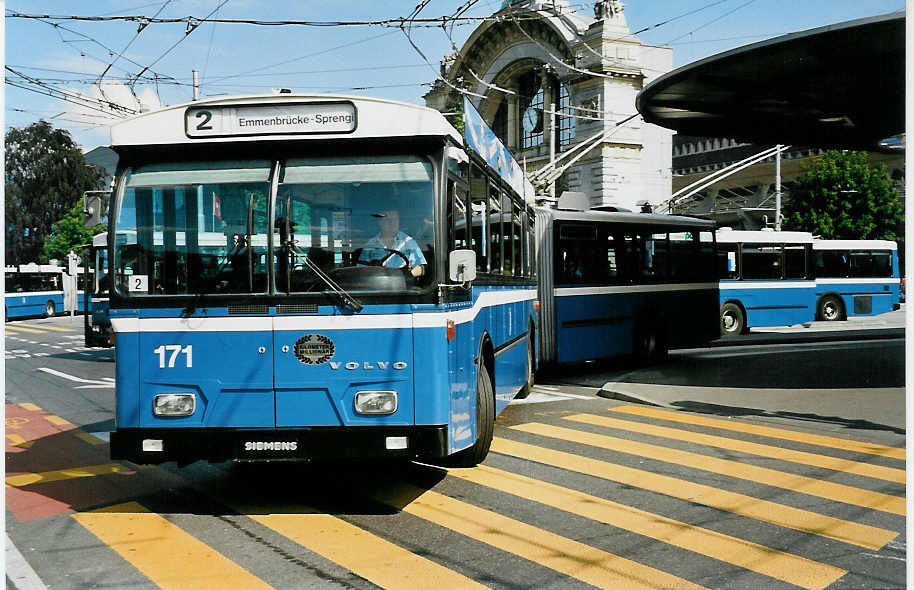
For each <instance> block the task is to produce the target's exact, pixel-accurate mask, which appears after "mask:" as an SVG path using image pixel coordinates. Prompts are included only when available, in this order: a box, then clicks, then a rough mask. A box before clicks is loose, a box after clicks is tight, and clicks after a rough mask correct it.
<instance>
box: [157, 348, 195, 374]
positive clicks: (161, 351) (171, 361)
mask: <svg viewBox="0 0 914 590" xmlns="http://www.w3.org/2000/svg"><path fill="white" fill-rule="evenodd" d="M166 352H170V353H171V356H170V357H168V368H169V369H173V368H174V367H175V360H176V359H177V358H178V355H179V354H183V355H184V357H185V359H184V360H185V361H186V362H187V368H188V369H189V368H191V367H193V366H194V360H193V347H192V346H191V345H190V344H188V345H187V346H185V347H183V348H182V347H181V345H180V344H163V345H161V346H159V347H158V348H156V349H155V350H153V351H152V353H153V354H157V355H159V368H160V369H164V368H165V353H166Z"/></svg>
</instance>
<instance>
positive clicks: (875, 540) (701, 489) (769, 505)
mask: <svg viewBox="0 0 914 590" xmlns="http://www.w3.org/2000/svg"><path fill="white" fill-rule="evenodd" d="M492 450H493V451H495V452H496V453H502V454H505V455H513V456H515V457H520V458H522V459H527V460H530V461H536V462H538V463H543V464H546V465H552V466H554V467H559V468H561V469H567V470H569V471H576V472H578V473H586V474H588V475H591V476H593V477H599V478H602V479H606V480H609V481H615V482H617V483H621V484H624V485H629V486H633V487H636V488H642V489H646V490H650V491H652V492H656V493H658V494H665V495H667V496H671V497H673V498H678V499H680V500H685V501H687V502H696V503H699V504H704V505H705V506H710V507H712V508H717V509H718V510H723V511H726V512H732V513H734V514H737V515H739V516H744V517H746V518H751V519H755V520H760V521H762V522H769V523H772V524H776V525H778V526H782V527H784V528H788V529H794V530H797V531H802V532H805V533H810V534H814V535H820V536H823V537H828V538H830V539H834V540H836V541H843V542H845V543H850V544H853V545H859V546H861V547H866V548H869V549H878V548H879V547H882V546H883V545H884V544H885V541H884V540H883V539H884V538H885V531H883V530H882V529H877V528H875V527H872V526H869V525H864V524H858V523H854V522H848V521H846V520H841V519H839V518H834V517H831V516H826V515H823V514H817V513H815V512H810V511H808V510H801V509H799V508H793V507H791V506H787V505H784V504H778V503H776V502H769V501H767V500H760V499H758V498H753V497H751V496H746V495H744V494H737V493H735V492H729V491H726V490H721V489H719V488H715V487H713V486H709V485H704V484H698V483H694V482H691V481H686V480H683V479H677V478H675V477H670V476H668V475H660V474H657V473H651V472H649V471H645V470H641V469H633V468H631V467H625V466H623V465H615V464H612V463H605V462H603V461H598V460H596V459H591V458H588V457H581V456H579V455H574V454H572V453H566V452H563V451H555V450H552V449H547V448H542V447H537V446H534V445H530V444H527V443H521V442H516V441H513V440H508V439H504V438H496V439H495V440H494V441H493V442H492Z"/></svg>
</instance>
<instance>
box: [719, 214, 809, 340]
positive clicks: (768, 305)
mask: <svg viewBox="0 0 914 590" xmlns="http://www.w3.org/2000/svg"><path fill="white" fill-rule="evenodd" d="M717 251H718V260H719V268H718V272H719V275H720V332H721V334H722V335H724V336H732V335H735V334H743V333H745V332H747V331H748V330H749V328H752V327H757V326H789V325H792V324H801V323H805V322H811V321H813V320H814V319H815V309H816V281H815V280H814V278H813V271H812V234H810V233H807V232H789V231H782V232H775V231H768V230H730V229H726V228H722V229H720V230H718V232H717Z"/></svg>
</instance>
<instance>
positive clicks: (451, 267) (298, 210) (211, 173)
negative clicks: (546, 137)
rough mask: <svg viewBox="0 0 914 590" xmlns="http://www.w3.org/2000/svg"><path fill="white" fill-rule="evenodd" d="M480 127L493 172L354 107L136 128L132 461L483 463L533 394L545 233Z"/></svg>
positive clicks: (262, 100) (370, 109)
mask: <svg viewBox="0 0 914 590" xmlns="http://www.w3.org/2000/svg"><path fill="white" fill-rule="evenodd" d="M467 113H469V114H467ZM467 113H465V114H464V119H465V121H464V122H465V126H466V127H467V129H468V138H467V143H468V145H472V146H473V148H474V149H475V151H474V149H466V150H465V149H464V140H463V138H462V137H461V136H460V134H458V133H457V132H456V130H455V129H454V128H453V126H451V125H450V124H449V123H448V122H447V121H446V120H445V119H444V117H443V116H442V115H441V114H440V113H439V112H437V111H435V110H433V109H429V108H424V107H419V106H415V105H410V104H405V103H398V102H392V101H387V100H375V99H367V98H359V97H348V96H321V95H302V94H298V95H295V94H278V95H269V96H244V97H232V98H219V99H213V100H207V101H200V102H193V103H188V104H183V105H176V106H171V107H167V108H165V109H162V110H160V111H157V112H151V113H145V114H141V115H139V116H137V117H134V118H132V119H129V120H126V121H123V122H120V123H117V124H115V125H114V126H113V127H112V131H111V136H112V148H113V149H114V150H115V151H116V152H117V153H118V155H119V163H118V170H117V174H116V184H115V192H114V194H113V198H112V199H111V208H110V212H109V231H108V253H109V260H108V263H109V269H110V276H111V279H112V280H111V281H110V283H109V287H110V299H109V306H110V307H109V313H110V317H111V327H112V330H113V331H114V335H115V342H116V348H115V351H116V352H115V358H116V371H115V375H116V421H117V428H116V430H115V431H114V432H113V433H112V434H111V445H110V449H111V455H112V457H113V458H116V459H128V460H131V461H134V462H136V463H160V462H164V461H177V462H179V464H183V463H188V462H192V461H196V460H210V461H223V460H228V459H235V460H243V461H244V460H253V461H259V460H285V459H317V458H378V457H382V458H383V457H391V458H422V459H426V460H447V461H448V462H450V463H452V464H456V465H474V464H476V463H478V462H479V461H481V460H482V459H483V458H484V457H485V456H486V454H487V452H488V449H489V446H490V443H491V440H492V432H493V423H494V420H495V416H496V414H497V413H498V412H499V411H501V409H503V408H504V407H506V406H507V404H508V403H509V401H510V400H511V399H512V398H513V397H514V396H516V395H523V394H524V393H526V392H527V391H529V388H530V386H531V384H532V379H533V371H534V369H535V363H536V356H535V355H536V351H535V341H536V336H535V333H536V332H535V331H536V324H537V314H536V311H535V306H534V302H535V299H536V286H535V279H534V274H533V273H534V262H533V257H532V255H531V252H532V249H533V246H532V243H531V240H530V238H531V236H532V235H533V224H534V218H533V215H532V207H531V204H532V191H529V194H528V190H527V188H528V184H529V183H525V182H523V175H522V174H518V171H519V170H520V168H519V166H517V164H516V162H513V161H510V162H503V164H505V166H501V167H500V168H496V167H494V166H492V165H491V164H490V162H491V161H493V158H494V159H495V161H497V159H498V158H500V157H501V156H503V155H504V153H506V150H504V148H503V147H502V146H497V145H495V144H492V143H491V142H490V140H491V139H493V138H494V135H491V131H487V130H483V129H482V127H480V126H479V123H481V118H479V117H478V114H476V113H474V112H472V107H469V106H468V107H467ZM484 131H485V132H484ZM471 134H472V136H473V137H472V139H471V138H470V137H469V135H471ZM518 180H520V181H521V182H518ZM492 214H497V215H501V217H502V218H505V217H506V216H507V217H510V219H511V222H510V223H498V224H491V223H488V222H485V223H481V224H480V226H481V227H482V226H484V229H483V230H482V231H481V232H480V233H479V235H478V236H474V235H468V234H469V233H472V232H467V231H466V228H471V227H473V217H474V216H480V217H481V218H482V219H486V220H487V219H488V218H489V216H490V215H492ZM461 221H462V223H461Z"/></svg>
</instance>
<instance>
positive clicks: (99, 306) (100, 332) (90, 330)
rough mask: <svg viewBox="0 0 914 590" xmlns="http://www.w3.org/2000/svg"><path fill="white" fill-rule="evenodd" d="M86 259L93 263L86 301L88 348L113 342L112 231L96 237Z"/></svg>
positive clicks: (87, 250) (86, 338)
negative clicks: (110, 311)
mask: <svg viewBox="0 0 914 590" xmlns="http://www.w3.org/2000/svg"><path fill="white" fill-rule="evenodd" d="M85 259H86V262H87V264H91V268H92V270H91V272H90V274H89V276H88V277H87V281H86V283H87V288H86V289H85V294H84V301H83V314H84V333H85V344H86V346H87V347H92V346H104V347H108V346H111V345H112V344H113V342H112V341H111V317H110V316H109V314H108V291H109V286H108V280H109V278H108V233H107V232H102V233H99V234H96V235H95V236H93V237H92V244H91V245H90V246H89V247H88V248H87V249H86V252H85Z"/></svg>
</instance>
